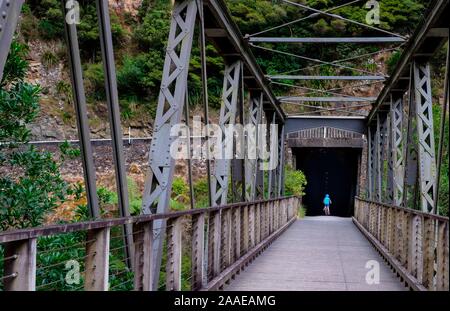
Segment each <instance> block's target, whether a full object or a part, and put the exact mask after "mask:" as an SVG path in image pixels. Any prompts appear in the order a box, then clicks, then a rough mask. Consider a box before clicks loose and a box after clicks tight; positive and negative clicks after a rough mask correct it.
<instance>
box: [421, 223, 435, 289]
mask: <svg viewBox="0 0 450 311" xmlns="http://www.w3.org/2000/svg"><path fill="white" fill-rule="evenodd" d="M422 221H423V226H422V228H423V230H422V232H423V238H422V241H423V242H422V263H421V265H422V267H423V285H424V286H425V287H426V288H428V289H429V290H431V289H432V288H433V277H434V258H435V257H434V250H435V247H434V246H435V244H434V243H435V235H436V230H435V228H436V227H435V220H434V219H432V218H429V217H425V218H422Z"/></svg>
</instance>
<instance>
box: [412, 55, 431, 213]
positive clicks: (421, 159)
mask: <svg viewBox="0 0 450 311" xmlns="http://www.w3.org/2000/svg"><path fill="white" fill-rule="evenodd" d="M413 68H414V91H415V96H414V99H415V104H416V118H417V135H418V165H419V170H418V172H419V176H418V177H419V191H420V207H421V209H422V211H424V212H430V213H432V212H435V208H436V200H435V194H436V193H435V187H436V157H435V146H434V145H435V141H434V125H433V106H432V104H433V103H432V94H431V77H430V65H429V64H428V63H419V62H417V61H415V62H414V64H413Z"/></svg>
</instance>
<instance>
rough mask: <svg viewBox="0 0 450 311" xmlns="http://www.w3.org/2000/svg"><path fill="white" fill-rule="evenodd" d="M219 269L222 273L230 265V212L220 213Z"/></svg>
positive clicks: (228, 210)
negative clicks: (220, 258)
mask: <svg viewBox="0 0 450 311" xmlns="http://www.w3.org/2000/svg"><path fill="white" fill-rule="evenodd" d="M221 257H222V260H221V263H220V265H221V267H220V272H222V271H223V270H224V269H225V268H226V267H228V266H229V265H230V264H231V210H230V209H227V210H224V211H222V219H221Z"/></svg>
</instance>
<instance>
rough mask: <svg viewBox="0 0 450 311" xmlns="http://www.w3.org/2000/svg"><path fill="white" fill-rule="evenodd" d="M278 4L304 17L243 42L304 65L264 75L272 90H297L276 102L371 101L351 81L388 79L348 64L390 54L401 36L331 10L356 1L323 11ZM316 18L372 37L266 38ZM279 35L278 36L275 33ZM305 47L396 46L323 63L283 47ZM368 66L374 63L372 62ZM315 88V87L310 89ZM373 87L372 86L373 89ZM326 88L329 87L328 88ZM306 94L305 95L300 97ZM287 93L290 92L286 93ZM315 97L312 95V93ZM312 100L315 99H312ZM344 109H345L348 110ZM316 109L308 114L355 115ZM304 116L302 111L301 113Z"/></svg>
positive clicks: (292, 4) (402, 40)
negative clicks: (328, 71) (331, 87)
mask: <svg viewBox="0 0 450 311" xmlns="http://www.w3.org/2000/svg"><path fill="white" fill-rule="evenodd" d="M281 2H282V4H285V5H290V6H295V7H298V8H299V13H301V14H305V13H306V14H308V13H310V14H309V15H305V16H303V17H300V18H298V19H295V20H292V21H288V22H286V23H284V24H281V25H279V26H275V27H271V28H269V29H266V30H262V31H259V32H257V33H254V34H249V35H246V36H245V37H246V39H247V40H248V41H249V43H250V45H251V47H253V48H256V49H258V50H261V51H265V52H267V53H276V54H281V55H285V56H286V57H288V58H289V57H292V58H295V59H299V60H300V61H302V62H304V63H306V64H307V65H306V66H303V67H301V68H299V69H292V70H288V71H285V72H284V73H272V72H271V73H270V74H267V78H268V79H269V81H270V82H271V83H272V85H273V86H274V87H276V86H277V87H278V86H279V87H281V86H284V87H290V88H292V89H293V90H294V89H297V90H298V91H296V92H295V94H294V95H290V97H291V100H286V99H284V98H283V97H279V98H280V101H281V102H282V103H283V104H290V103H294V102H313V101H314V99H317V100H316V101H317V102H342V103H343V102H348V103H351V102H355V103H356V102H360V101H368V102H371V101H373V98H364V99H359V98H363V97H365V96H360V95H359V94H358V93H357V90H356V89H357V88H358V86H357V85H355V83H353V82H355V81H362V82H377V83H382V82H384V81H385V80H386V79H388V78H389V77H388V76H387V75H386V74H384V73H382V72H377V71H374V70H373V69H366V68H361V66H354V65H352V64H350V63H356V64H357V63H358V62H360V61H362V60H364V59H368V60H367V63H370V62H371V60H370V58H371V57H376V56H377V55H382V53H389V52H392V51H395V50H397V49H398V48H399V47H401V46H402V45H404V44H405V42H406V40H407V38H406V37H405V36H403V35H400V34H397V33H395V32H392V31H388V30H385V29H382V28H380V27H377V26H374V25H369V24H367V23H362V22H359V21H355V20H351V19H349V18H346V17H344V16H342V15H339V13H338V14H336V13H335V11H338V10H339V9H341V8H344V7H348V6H352V5H360V3H359V2H360V1H357V0H356V1H349V2H347V3H343V4H341V5H338V6H336V7H333V8H329V9H327V10H319V9H316V8H313V7H310V6H307V5H305V4H302V3H297V2H292V1H289V0H282V1H281ZM319 17H327V18H331V19H337V20H341V21H344V22H346V23H349V24H353V25H355V26H357V27H360V28H361V29H367V30H369V31H372V32H373V33H374V34H375V35H373V34H372V35H370V36H355V37H299V36H296V35H295V34H293V33H292V31H291V35H290V36H286V37H283V36H282V35H277V36H270V33H271V32H274V31H281V30H282V29H283V28H285V27H289V26H292V25H294V24H297V23H301V22H303V21H306V20H311V19H315V18H319ZM277 34H279V33H277ZM378 34H382V36H379V35H378ZM278 43H282V44H284V45H282V48H280V49H277V48H275V47H274V46H275V45H276V44H278ZM298 43H302V44H309V45H308V46H313V45H318V44H363V43H364V44H372V45H373V44H375V45H380V44H390V45H392V44H394V45H395V44H397V45H398V46H394V47H392V46H391V47H388V48H383V49H379V50H378V51H376V52H369V53H362V55H356V56H351V57H346V58H344V59H334V60H324V59H321V58H316V57H310V56H307V55H303V54H302V53H298V52H297V53H292V52H289V51H288V50H287V49H286V47H289V46H288V45H289V44H298ZM372 63H374V62H373V61H372ZM321 67H332V68H333V70H334V71H335V74H328V75H325V74H321V72H320V69H321ZM349 71H350V72H352V74H350V75H349V74H348V72H349ZM339 72H346V74H339ZM280 80H285V81H289V80H290V81H292V82H291V83H292V84H290V85H287V83H278V82H277V81H280ZM314 81H321V85H327V84H328V85H330V84H332V83H334V84H337V86H338V87H335V89H336V91H340V92H332V91H331V92H328V91H327V90H326V89H324V88H323V86H320V87H318V86H317V84H314V83H313V82H314ZM312 85H316V86H312ZM302 87H303V88H304V89H303V90H304V92H301V88H302ZM374 87H376V86H374ZM328 88H329V87H328ZM306 91H308V92H307V94H304V93H305V92H306ZM314 93H321V94H323V95H324V96H328V95H331V97H332V98H329V99H327V98H318V97H317V98H308V95H309V94H314ZM349 93H350V94H349ZM289 94H291V92H289ZM314 95H316V94H314ZM295 97H298V99H297V100H294V98H295ZM312 97H316V96H312ZM352 97H353V98H355V97H359V98H358V99H357V100H354V101H352V100H350V98H352ZM303 107H304V108H307V106H306V105H304V106H303ZM348 107H354V108H357V109H359V108H367V107H369V106H363V107H361V106H358V105H357V106H355V105H352V104H349V105H348ZM348 107H346V108H348ZM319 108H320V110H317V109H314V108H311V109H313V111H311V112H312V113H317V112H327V113H330V112H337V113H343V112H344V113H345V112H348V113H350V114H353V113H356V114H358V113H359V112H355V111H349V110H345V109H344V110H343V111H342V110H341V111H338V110H335V109H323V108H326V107H319ZM301 113H302V114H304V112H301ZM363 113H367V109H363Z"/></svg>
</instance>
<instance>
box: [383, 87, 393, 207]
mask: <svg viewBox="0 0 450 311" xmlns="http://www.w3.org/2000/svg"><path fill="white" fill-rule="evenodd" d="M390 104H391V105H392V96H391V103H390ZM386 139H387V149H386V156H387V174H386V191H385V193H384V199H385V200H386V201H385V202H386V203H389V204H392V202H393V201H394V196H393V189H394V186H393V179H394V177H393V176H394V165H393V160H392V159H393V152H392V148H393V145H392V120H391V113H390V111H389V114H388V117H387V134H386Z"/></svg>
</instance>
